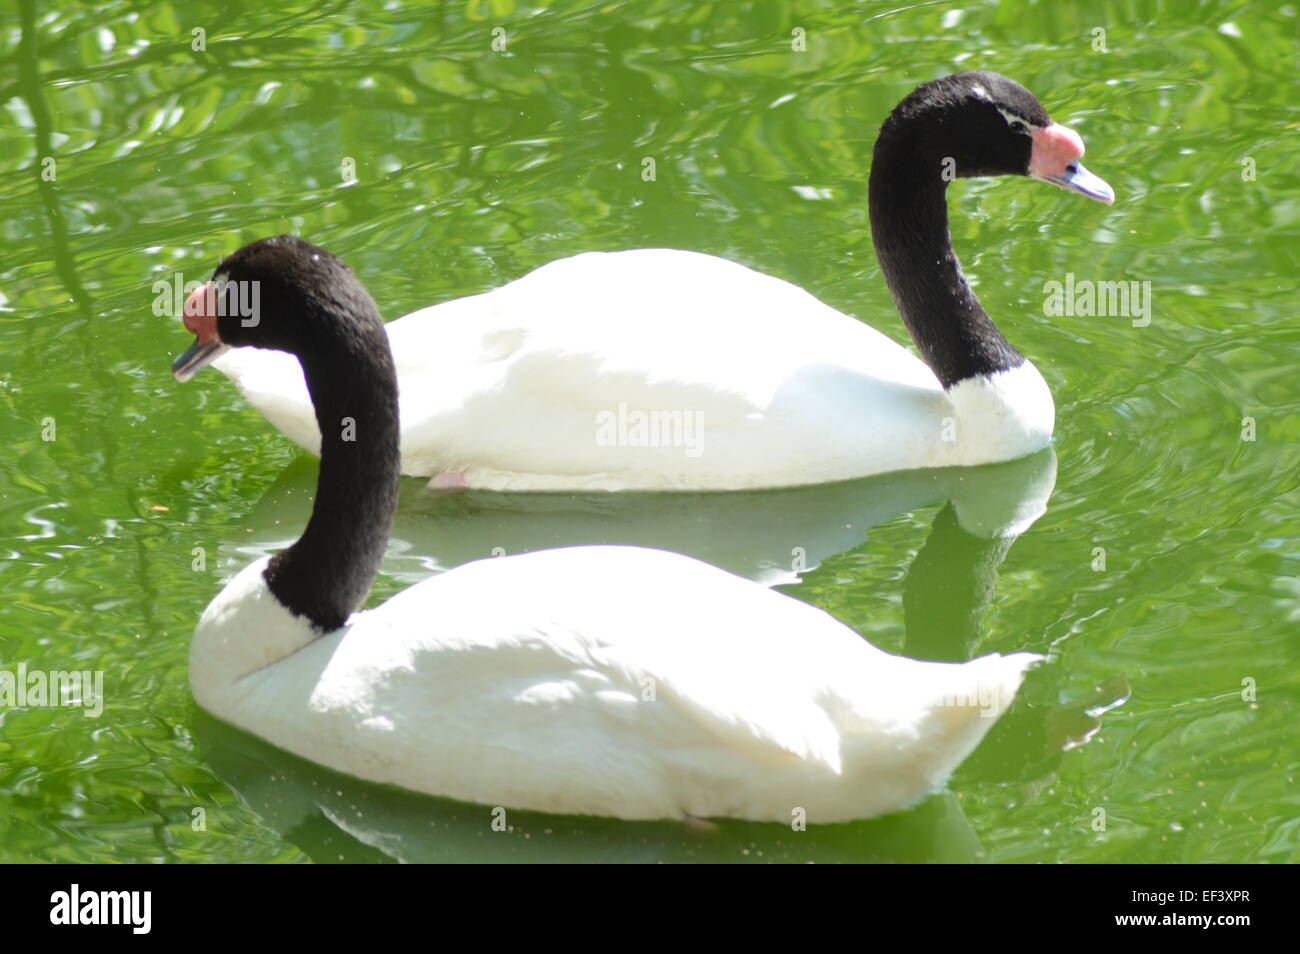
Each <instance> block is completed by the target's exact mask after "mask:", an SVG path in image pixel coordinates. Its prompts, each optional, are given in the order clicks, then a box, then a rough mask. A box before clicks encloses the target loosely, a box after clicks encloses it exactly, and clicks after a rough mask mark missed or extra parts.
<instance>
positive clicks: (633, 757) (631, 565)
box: [190, 547, 1039, 823]
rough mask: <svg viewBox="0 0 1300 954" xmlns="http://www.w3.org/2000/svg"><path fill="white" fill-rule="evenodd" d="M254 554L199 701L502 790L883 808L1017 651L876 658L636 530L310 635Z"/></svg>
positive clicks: (432, 788) (446, 791) (464, 785)
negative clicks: (615, 542)
mask: <svg viewBox="0 0 1300 954" xmlns="http://www.w3.org/2000/svg"><path fill="white" fill-rule="evenodd" d="M265 566H266V560H265V559H263V560H259V561H257V562H255V563H253V564H251V565H250V566H248V567H246V568H245V569H244V570H243V571H242V572H241V573H240V574H239V575H238V576H237V577H236V578H235V579H234V580H232V581H231V582H230V584H228V585H227V587H226V589H225V590H223V591H222V593H221V594H219V595H218V597H217V598H216V599H215V600H214V601H213V602H212V604H211V605H210V606H209V607H208V608H207V610H206V611H205V612H204V614H203V618H202V620H201V621H200V623H199V626H198V629H197V631H196V633H195V637H194V643H193V647H192V651H191V665H190V674H191V675H190V678H191V684H192V686H193V690H194V695H195V698H196V699H197V701H198V702H199V704H200V705H202V706H203V707H204V708H205V709H207V710H209V711H210V712H212V713H213V714H215V715H217V716H219V717H221V718H223V719H225V720H227V721H229V722H231V723H233V724H235V725H237V726H240V727H242V728H245V729H247V730H249V731H252V732H254V733H256V734H257V735H259V736H261V737H262V738H264V739H266V740H268V741H270V742H271V743H273V744H275V745H278V746H280V747H282V748H284V749H287V750H289V751H291V752H294V753H296V754H298V755H300V756H303V757H305V758H308V759H311V760H312V761H315V762H318V763H320V764H323V765H326V766H329V767H331V768H334V769H337V770H339V771H342V772H345V773H347V774H350V775H354V776H358V777H360V778H364V779H368V780H371V781H374V782H382V783H390V784H394V785H398V786H401V787H404V788H408V789H412V790H415V791H420V792H426V793H430V794H435V795H444V796H448V797H452V798H456V799H461V800H465V801H472V802H479V803H485V804H488V805H493V806H496V805H500V806H502V807H506V808H516V809H532V810H538V811H547V812H556V813H574V814H594V815H607V816H615V817H621V818H639V819H650V818H680V817H684V816H700V817H739V818H748V819H753V820H767V821H782V822H789V821H791V820H792V819H793V818H794V817H796V815H795V813H796V812H798V811H802V812H805V813H806V817H807V819H808V821H810V822H813V823H817V822H836V821H844V820H848V819H852V818H862V817H869V816H873V815H879V814H884V813H887V812H892V811H897V810H900V809H903V808H906V807H908V806H909V805H911V804H913V803H915V802H916V801H918V800H919V799H920V798H922V797H924V796H925V795H926V794H928V793H930V792H932V791H933V790H935V789H936V788H937V787H938V786H940V785H941V784H942V783H943V781H944V779H945V778H946V777H947V776H948V775H949V773H951V771H952V770H953V769H954V768H955V767H956V766H957V765H958V764H959V763H960V762H961V760H962V759H964V758H965V757H966V756H967V755H968V754H969V753H970V752H971V751H972V750H973V749H974V748H975V746H976V745H977V744H978V742H979V741H980V739H981V738H982V737H983V736H984V734H985V732H986V731H987V730H988V728H989V727H990V726H991V725H992V724H993V722H994V721H995V720H996V718H997V716H998V715H1000V714H1001V713H1002V712H1003V711H1004V710H1005V709H1006V708H1007V706H1008V705H1010V702H1011V700H1012V698H1013V696H1014V694H1015V692H1016V690H1017V688H1018V686H1019V684H1020V680H1021V676H1022V674H1023V672H1024V670H1025V669H1026V668H1027V666H1028V665H1030V664H1031V663H1032V662H1034V661H1035V660H1036V659H1038V658H1039V657H1037V656H1034V655H1032V654H1029V653H1016V654H1014V655H1010V656H1005V657H999V656H986V657H983V658H981V659H977V660H974V661H972V662H968V663H963V664H949V663H930V662H918V661H915V660H910V659H905V658H902V657H898V656H893V655H890V654H888V653H885V652H882V651H881V650H878V649H876V648H875V647H873V646H871V645H870V644H869V643H867V642H866V641H864V640H863V639H862V638H861V637H859V636H858V635H857V634H856V633H854V632H853V631H852V630H850V629H848V628H847V627H845V626H844V625H843V624H841V623H839V622H837V621H836V620H834V619H833V618H831V617H830V616H828V615H827V614H825V613H823V612H822V611H820V610H817V609H814V608H813V607H810V606H808V605H806V604H804V603H801V602H799V601H797V600H794V599H791V598H789V597H786V596H783V595H781V594H779V593H775V592H773V591H770V590H767V589H765V588H763V587H761V586H759V585H757V584H755V583H751V582H749V581H746V580H742V579H740V578H738V577H734V576H732V575H731V574H729V573H726V572H724V571H722V570H718V569H716V568H714V567H711V566H708V565H707V564H704V563H700V562H698V561H696V560H693V559H690V558H688V557H683V556H679V555H677V554H671V553H666V552H663V551H659V550H648V549H640V548H635V547H575V548H568V549H562V550H548V551H543V552H539V553H533V554H528V555H523V556H515V557H504V558H499V559H489V560H482V561H479V562H477V563H471V564H467V565H465V566H462V567H459V568H457V569H455V570H452V571H449V572H447V573H445V574H442V575H440V576H437V577H434V578H431V579H429V580H426V581H424V582H422V583H420V584H418V585H416V586H413V587H411V588H409V589H407V590H405V591H403V592H402V593H400V594H399V595H397V596H395V597H393V598H392V599H390V600H389V601H388V602H387V603H385V604H383V605H382V606H379V607H377V608H375V609H372V610H366V611H363V612H359V613H357V614H355V615H354V616H353V617H352V619H351V620H350V621H349V622H348V624H347V625H346V626H345V627H344V628H342V629H340V630H338V631H336V632H333V633H329V634H327V635H325V636H323V637H319V634H317V633H316V632H315V631H313V630H312V629H311V627H310V626H309V625H308V624H307V623H306V622H305V621H304V620H303V619H302V618H300V617H295V616H293V615H291V614H290V613H289V612H288V611H287V610H286V609H284V607H283V606H281V604H280V603H279V602H278V601H277V600H276V599H275V597H274V595H272V594H271V593H270V591H269V589H268V588H267V586H266V583H265V580H264V579H263V576H262V573H263V570H264V569H265Z"/></svg>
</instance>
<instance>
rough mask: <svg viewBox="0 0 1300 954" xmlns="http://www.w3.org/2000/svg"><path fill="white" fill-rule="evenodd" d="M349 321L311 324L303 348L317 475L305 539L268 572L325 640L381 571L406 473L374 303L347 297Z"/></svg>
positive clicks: (389, 363) (393, 386)
mask: <svg viewBox="0 0 1300 954" xmlns="http://www.w3.org/2000/svg"><path fill="white" fill-rule="evenodd" d="M338 307H346V308H348V309H350V310H352V311H353V312H368V313H365V314H355V313H353V314H349V315H348V316H346V320H321V321H314V322H312V329H313V334H312V337H311V341H309V342H307V343H306V344H305V345H304V346H303V347H301V348H296V349H295V351H296V353H297V356H298V359H299V361H300V362H301V363H302V369H303V373H304V375H305V376H306V378H307V389H308V391H310V392H311V399H312V404H313V405H314V406H315V409H316V422H317V424H318V425H319V426H320V433H321V454H320V476H319V478H318V480H317V486H316V501H315V504H314V506H313V507H312V514H311V520H310V521H309V522H308V523H307V529H306V530H305V531H303V534H302V537H300V538H299V540H298V542H297V543H295V544H294V545H293V546H291V547H290V548H289V549H288V550H284V551H282V552H280V553H277V554H276V555H275V556H274V557H272V559H271V563H270V565H269V566H268V567H267V569H266V580H267V583H268V585H269V586H270V588H271V592H272V593H274V594H275V596H276V598H277V599H278V600H279V601H280V602H281V603H282V604H283V605H284V606H285V607H287V608H288V609H289V610H290V611H291V612H293V613H296V614H298V615H300V616H305V617H307V618H308V619H310V620H311V621H312V623H313V624H314V625H315V626H316V627H317V628H319V629H320V630H321V631H322V632H329V631H331V630H334V629H338V628H339V627H340V626H342V625H343V624H344V622H346V620H347V618H348V617H349V616H350V615H351V614H352V612H353V610H355V609H356V608H357V607H358V606H360V605H361V602H362V601H363V600H364V599H365V598H366V594H367V593H368V592H369V591H370V584H371V582H372V581H373V580H374V577H375V573H376V572H377V571H378V569H379V562H380V560H381V559H382V558H383V555H384V549H385V547H386V546H387V543H388V531H389V529H390V528H391V526H392V521H393V509H394V507H395V506H396V504H397V486H398V479H399V476H400V472H401V456H400V449H399V444H398V418H397V376H396V373H395V372H394V370H393V358H392V354H391V352H390V351H389V347H388V337H387V335H386V334H385V332H384V326H383V322H382V321H381V319H380V318H379V314H378V312H377V310H376V309H375V306H374V303H373V301H371V299H370V296H369V295H367V294H365V293H364V291H362V292H361V294H360V295H353V296H348V298H347V303H346V305H339V306H338Z"/></svg>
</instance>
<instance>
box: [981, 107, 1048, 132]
mask: <svg viewBox="0 0 1300 954" xmlns="http://www.w3.org/2000/svg"><path fill="white" fill-rule="evenodd" d="M993 108H994V109H996V110H997V111H998V112H999V113H1001V114H1002V118H1003V119H1005V120H1006V121H1007V125H1008V126H1011V125H1012V124H1014V123H1020V125H1021V126H1023V127H1024V128H1025V132H1033V131H1034V130H1035V129H1041V128H1042V127H1041V126H1035V125H1034V124H1033V123H1031V122H1030V121H1029V120H1027V119H1025V118H1024V117H1023V116H1017V115H1016V114H1015V113H1013V112H1011V110H1009V109H1003V108H1002V107H1001V106H996V105H995V106H994V107H993Z"/></svg>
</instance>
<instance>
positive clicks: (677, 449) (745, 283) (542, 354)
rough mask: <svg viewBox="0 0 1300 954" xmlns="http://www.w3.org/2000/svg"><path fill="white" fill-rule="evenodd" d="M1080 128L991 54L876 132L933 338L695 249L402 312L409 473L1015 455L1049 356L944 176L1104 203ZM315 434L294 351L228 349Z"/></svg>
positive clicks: (744, 479)
mask: <svg viewBox="0 0 1300 954" xmlns="http://www.w3.org/2000/svg"><path fill="white" fill-rule="evenodd" d="M1082 154H1083V142H1082V140H1081V139H1080V138H1079V136H1078V135H1077V134H1076V133H1075V132H1073V131H1072V130H1070V129H1067V128H1066V127H1064V126H1061V125H1058V124H1056V123H1054V122H1052V120H1051V119H1050V118H1049V117H1048V115H1047V113H1046V112H1045V111H1044V109H1043V107H1042V106H1041V105H1040V104H1039V102H1038V100H1037V99H1035V98H1034V96H1033V95H1032V94H1031V93H1029V92H1028V91H1027V90H1025V89H1024V88H1023V87H1021V86H1020V85H1018V84H1017V83H1015V82H1013V81H1012V80H1009V79H1007V78H1006V77H1004V76H1000V75H998V74H996V73H987V72H967V73H957V74H955V75H953V76H946V77H944V78H942V79H938V80H934V81H933V82H929V83H925V84H923V85H922V86H920V87H918V88H917V89H916V90H915V91H914V92H912V93H911V94H910V95H909V96H907V98H906V99H904V100H903V101H902V102H901V103H900V104H899V105H898V106H897V107H896V108H895V109H894V111H893V112H892V113H891V114H890V116H889V118H888V119H887V120H886V121H885V123H884V125H883V126H882V128H881V131H880V136H879V138H878V140H877V142H876V146H875V153H874V159H873V163H872V168H871V179H870V189H869V201H870V212H871V231H872V237H873V240H874V243H875V248H876V254H877V257H878V258H879V261H880V265H881V270H882V272H883V274H884V278H885V282H886V284H887V285H888V286H889V290H890V291H891V293H892V294H893V298H894V303H895V304H896V306H897V308H898V310H899V312H900V313H901V314H902V317H903V322H904V324H905V325H906V327H907V329H908V331H909V332H910V333H911V336H912V339H913V341H914V342H915V343H916V346H917V348H918V349H919V351H920V354H921V359H923V360H918V359H917V357H916V356H915V355H913V354H912V353H911V352H910V351H908V350H906V349H905V348H903V347H900V346H899V345H898V344H896V343H895V342H893V341H892V340H890V339H889V338H887V337H886V336H885V335H883V334H881V333H880V332H878V331H876V330H874V329H872V328H871V327H869V326H868V325H866V324H864V323H862V322H860V321H858V320H857V319H855V318H852V317H849V316H848V315H845V314H842V313H840V312H838V311H836V310H834V309H833V308H831V307H829V306H828V305H826V304H823V303H822V302H821V301H819V300H817V299H816V298H814V297H813V296H812V295H810V294H809V293H808V292H806V291H803V290H802V289H800V288H798V287H796V286H794V285H792V284H790V283H788V282H785V281H782V280H781V279H778V278H774V277H772V276H769V275H763V274H761V273H759V272H756V271H753V270H752V269H749V268H746V267H745V266H743V265H739V264H737V263H735V262H731V261H727V260H725V259H722V258H717V257H714V256H711V255H704V254H701V253H698V252H688V251H679V250H673V249H637V250H630V251H620V252H587V253H584V254H581V255H577V256H574V257H572V258H566V259H562V260H559V261H555V262H552V263H550V264H548V265H544V266H542V267H541V268H538V269H537V270H536V271H533V272H531V273H530V274H528V275H525V276H524V277H522V278H520V279H518V280H516V281H513V282H510V283H509V284H507V285H504V286H502V287H500V288H497V289H495V290H493V291H490V292H487V293H484V294H480V295H474V296H471V297H468V298H461V299H458V300H455V301H449V302H445V303H443V304H439V305H435V306H433V307H430V308H424V309H421V310H420V311H416V312H414V313H412V314H410V315H407V316H406V317H404V318H401V319H398V320H397V321H394V322H392V323H391V324H390V325H388V332H389V336H390V339H391V342H392V348H393V353H394V355H395V359H396V363H397V376H398V382H399V384H400V392H401V410H402V433H401V447H402V472H403V473H405V474H410V475H413V476H423V477H430V478H432V479H434V480H435V481H436V482H437V483H438V485H439V486H453V487H454V486H463V487H476V488H483V489H487V490H519V491H533V490H536V491H546V490H552V491H572V490H743V489H756V488H767V487H786V486H798V485H804V484H817V483H827V482H831V481H839V480H848V479H851V478H855V477H864V476H868V475H871V474H879V473H888V472H890V471H897V470H912V469H920V468H929V467H946V466H962V465H973V464H985V463H992V462H995V461H1003V460H1011V459H1014V458H1017V457H1021V456H1024V455H1025V454H1028V453H1031V452H1032V451H1035V450H1038V449H1039V448H1040V447H1043V446H1044V445H1045V444H1046V443H1047V442H1048V441H1049V440H1050V438H1051V435H1052V429H1053V426H1054V419H1055V409H1054V406H1053V403H1052V396H1051V392H1050V390H1049V389H1048V386H1047V384H1046V383H1045V382H1044V381H1043V378H1042V376H1041V375H1040V374H1039V373H1038V371H1037V369H1036V368H1034V366H1033V365H1032V364H1030V363H1029V362H1028V361H1026V360H1025V359H1024V357H1022V356H1021V354H1020V353H1019V352H1018V351H1016V349H1015V348H1013V347H1012V346H1011V345H1010V344H1009V343H1008V342H1007V340H1006V339H1005V338H1004V337H1003V336H1002V334H1001V333H1000V332H999V331H998V329H997V328H996V327H995V326H994V324H993V322H992V321H991V320H990V318H989V316H988V314H987V313H986V312H985V311H984V309H983V308H982V307H981V306H980V303H979V300H978V299H977V298H976V297H975V293H974V292H973V291H972V290H971V289H970V287H969V286H968V285H967V283H966V279H965V278H964V277H963V275H962V270H961V266H960V265H959V263H958V261H957V256H956V254H955V253H954V252H953V248H952V243H951V241H950V238H949V234H948V213H947V206H946V204H945V193H946V190H947V187H948V182H949V181H950V180H951V179H953V178H961V177H970V176H996V175H1028V176H1032V177H1034V178H1038V179H1043V180H1045V181H1048V182H1053V183H1056V184H1058V185H1062V186H1065V187H1067V188H1069V189H1072V190H1074V191H1076V192H1080V193H1082V194H1084V195H1086V196H1089V197H1091V198H1094V199H1098V200H1100V201H1102V202H1106V203H1110V202H1112V201H1113V198H1114V196H1113V193H1112V191H1111V189H1110V187H1109V186H1108V185H1106V183H1105V182H1103V181H1102V180H1101V179H1099V178H1097V177H1096V176H1094V175H1092V174H1090V173H1089V172H1087V171H1086V170H1085V169H1084V168H1083V166H1081V165H1080V164H1079V162H1078V159H1079V157H1080V156H1081V155H1082ZM216 367H217V368H219V369H220V370H221V371H222V372H223V373H225V374H226V375H227V376H228V377H230V378H231V379H232V380H233V381H234V382H235V383H236V384H237V385H238V386H239V387H240V389H241V390H242V391H243V393H244V395H245V397H246V398H247V399H248V401H249V402H250V403H251V404H252V405H253V406H254V407H256V408H257V409H258V410H259V411H261V412H262V413H263V414H264V415H265V416H266V417H267V418H268V419H269V420H270V422H271V423H272V424H273V425H275V426H276V427H277V428H279V429H280V430H281V431H283V432H284V433H285V434H286V435H288V436H289V437H290V438H291V439H293V440H294V441H295V442H297V443H298V444H299V445H301V446H302V447H304V448H306V449H308V450H309V451H311V452H313V453H315V452H317V449H318V447H319V441H320V437H319V434H318V432H317V429H316V422H315V417H314V415H313V413H312V408H311V404H310V402H309V400H308V397H307V390H306V388H305V387H304V385H303V380H302V374H301V372H300V371H299V370H298V369H297V367H296V366H295V364H294V362H293V359H292V358H291V357H289V356H288V355H284V354H279V353H275V352H270V351H259V350H253V349H244V350H242V351H232V352H230V353H229V354H227V355H225V356H223V357H221V358H220V360H218V361H217V362H216Z"/></svg>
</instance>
